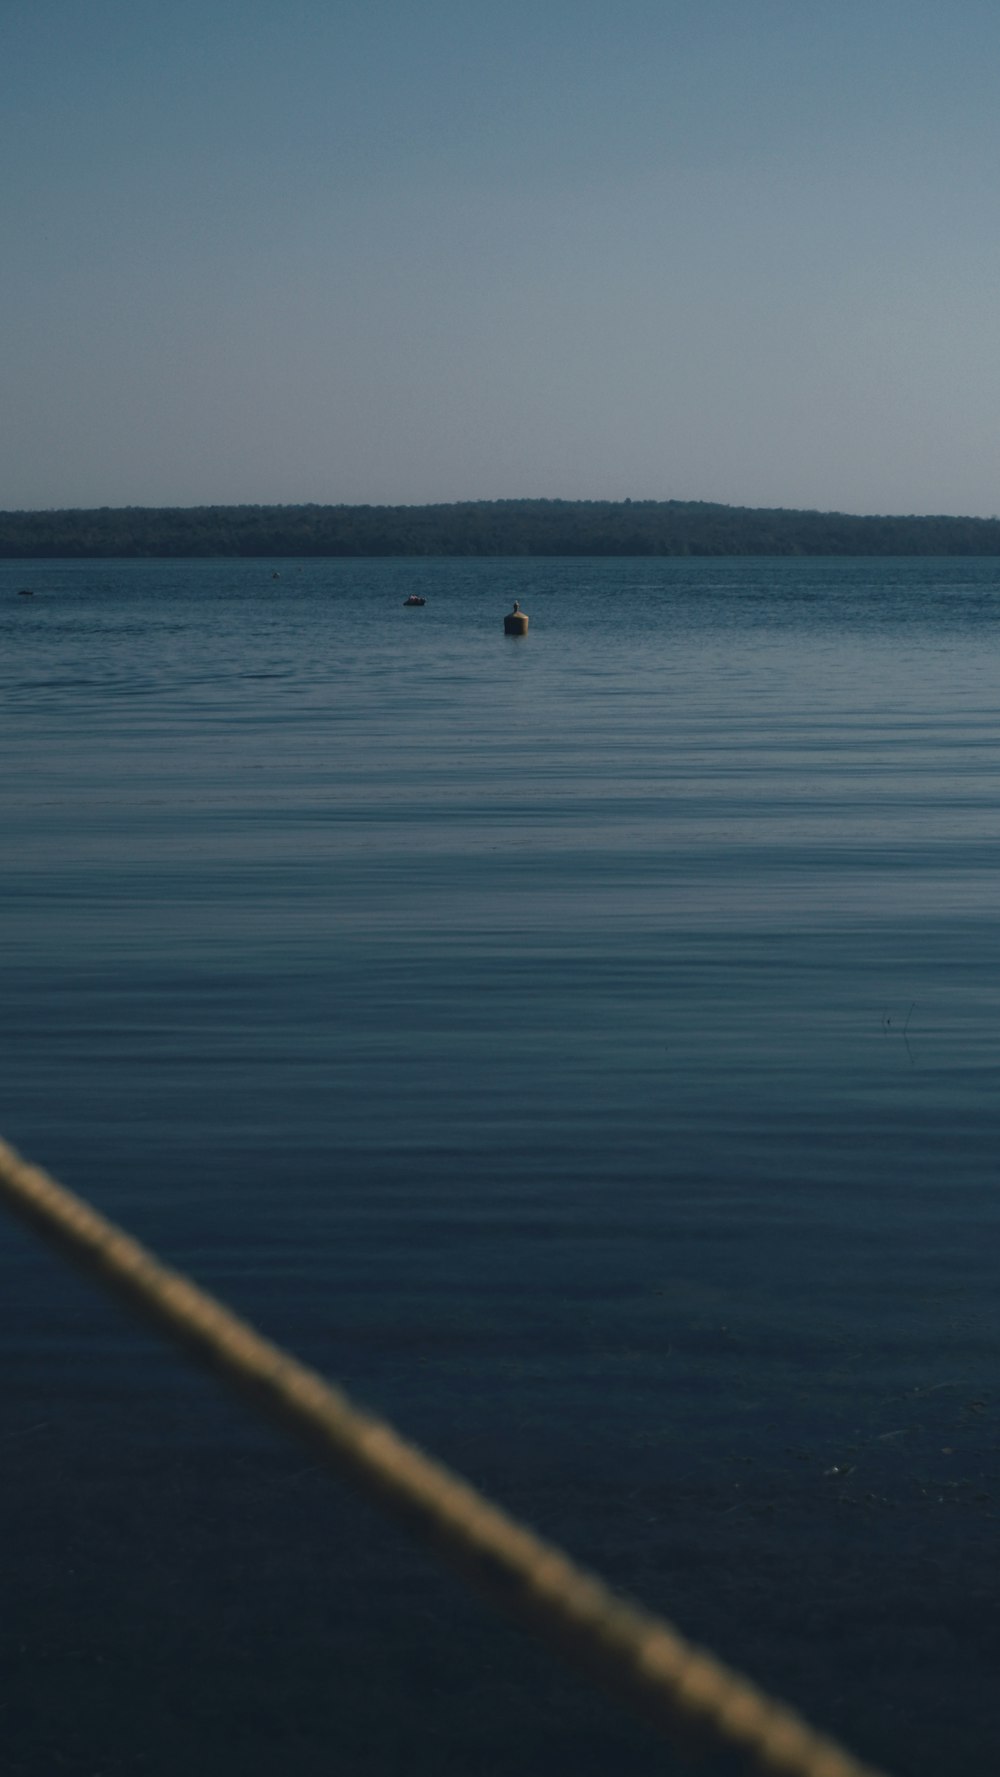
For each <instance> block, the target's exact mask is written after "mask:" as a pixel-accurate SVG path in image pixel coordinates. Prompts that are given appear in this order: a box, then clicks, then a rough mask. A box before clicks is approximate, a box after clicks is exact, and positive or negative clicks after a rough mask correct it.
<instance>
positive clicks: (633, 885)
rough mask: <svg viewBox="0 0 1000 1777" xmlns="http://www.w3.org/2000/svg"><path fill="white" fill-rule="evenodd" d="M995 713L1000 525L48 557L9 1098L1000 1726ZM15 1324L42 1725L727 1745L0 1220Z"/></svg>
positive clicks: (21, 854)
mask: <svg viewBox="0 0 1000 1777" xmlns="http://www.w3.org/2000/svg"><path fill="white" fill-rule="evenodd" d="M276 567H277V570H278V571H279V572H280V578H279V579H275V578H273V577H272V576H273V574H274V571H275V568H276ZM20 586H31V587H33V588H34V589H35V596H34V597H33V598H31V599H27V598H21V597H19V596H18V588H19V587H20ZM411 591H418V592H421V593H422V594H424V595H425V596H426V599H427V604H426V606H425V607H424V608H423V609H421V610H404V609H403V607H402V600H403V598H404V597H405V596H406V595H407V594H408V593H410V592H411ZM515 597H517V598H519V599H520V600H521V603H522V604H523V605H524V606H525V607H526V608H527V609H528V610H529V612H530V614H531V630H530V634H529V635H528V637H527V638H526V639H524V640H523V641H521V640H506V639H505V638H504V637H503V635H502V633H501V623H500V619H501V616H502V614H503V612H504V610H505V609H509V606H510V603H511V600H512V599H513V598H515ZM998 709H1000V564H998V563H995V562H992V561H961V562H959V561H898V562H893V561H878V562H872V561H837V562H832V561H806V562H791V561H787V560H785V561H773V562H771V561H752V562H733V561H701V562H694V563H683V562H676V561H674V562H648V561H628V562H625V561H610V562H580V561H572V562H570V561H551V562H533V561H523V562H504V561H499V562H498V561H491V562H481V563H477V562H443V563H434V562H429V563H406V562H399V563H386V562H367V563H337V562H325V561H324V562H312V563H308V564H304V565H301V566H300V565H297V564H296V563H293V562H287V563H286V562H282V563H278V564H274V563H272V562H253V561H251V562H221V563H214V562H213V563H191V562H179V563H164V562H152V563H117V562H110V563H29V564H16V563H4V564H0V743H2V755H0V756H2V759H3V765H4V770H3V777H2V782H0V810H2V831H3V835H4V840H3V864H2V871H0V959H2V978H3V1005H4V1014H5V1015H4V1019H3V1025H2V1034H0V1064H2V1065H0V1129H2V1131H3V1133H4V1134H5V1135H6V1136H7V1138H8V1139H9V1140H12V1141H14V1142H15V1143H16V1144H17V1145H18V1146H20V1147H21V1148H22V1149H23V1150H24V1151H25V1152H27V1153H28V1154H30V1155H31V1156H32V1157H33V1158H36V1159H37V1160H39V1161H40V1162H41V1163H42V1164H44V1165H47V1166H48V1167H50V1169H52V1170H53V1171H55V1172H56V1173H57V1174H59V1175H61V1176H62V1177H63V1178H64V1179H65V1180H66V1182H67V1183H69V1184H71V1185H73V1186H75V1187H76V1188H78V1189H81V1190H83V1191H84V1192H87V1193H90V1194H91V1195H92V1196H93V1198H94V1200H95V1201H96V1202H97V1203H98V1205H99V1206H100V1207H101V1208H103V1209H105V1210H106V1211H108V1212H109V1213H111V1214H112V1215H115V1216H119V1217H122V1218H124V1219H125V1220H126V1221H127V1222H128V1223H129V1224H130V1225H131V1226H132V1227H133V1229H134V1230H135V1231H136V1233H138V1234H139V1235H140V1237H142V1238H144V1239H147V1240H149V1241H150V1242H151V1243H153V1244H154V1245H156V1246H158V1247H159V1248H160V1250H161V1251H162V1252H163V1253H164V1255H165V1256H166V1257H167V1258H168V1259H170V1260H171V1261H173V1262H175V1263H178V1264H180V1265H182V1266H185V1267H188V1268H190V1269H191V1270H192V1271H193V1272H194V1274H195V1275H196V1276H197V1277H198V1278H199V1279H200V1280H201V1281H202V1282H204V1283H205V1284H207V1285H208V1286H209V1287H210V1288H213V1289H216V1290H218V1291H219V1292H220V1293H221V1294H222V1295H223V1296H224V1297H225V1298H226V1299H227V1300H229V1301H230V1302H231V1303H233V1304H234V1305H235V1306H236V1307H237V1308H238V1309H239V1310H240V1311H242V1312H244V1313H247V1314H249V1315H250V1316H251V1317H253V1318H255V1319H256V1320H257V1321H258V1322H259V1323H260V1324H261V1326H262V1327H263V1329H264V1330H265V1331H267V1332H269V1333H270V1334H272V1335H273V1336H275V1337H277V1338H279V1339H282V1340H285V1341H287V1342H288V1343H290V1344H291V1345H292V1346H293V1347H294V1348H295V1349H296V1350H297V1351H299V1352H301V1353H302V1354H303V1355H304V1356H305V1357H306V1358H307V1359H309V1360H310V1361H311V1362H314V1363H316V1364H318V1365H319V1366H320V1367H321V1368H323V1369H324V1370H326V1371H327V1372H328V1373H330V1374H331V1375H333V1376H334V1377H336V1378H338V1379H340V1380H342V1381H343V1382H344V1383H345V1384H346V1385H347V1386H348V1388H349V1389H351V1390H352V1391H353V1392H354V1393H355V1394H356V1395H357V1396H358V1397H359V1398H360V1399H362V1400H363V1401H365V1402H367V1403H369V1404H370V1405H372V1406H373V1407H375V1408H377V1409H379V1410H382V1411H385V1412H387V1413H389V1414H390V1415H391V1416H393V1417H394V1418H395V1419H396V1420H397V1422H398V1423H399V1424H400V1426H401V1428H402V1429H403V1430H404V1431H406V1432H407V1433H409V1434H410V1435H412V1436H413V1437H415V1438H417V1439H418V1440H419V1441H421V1442H424V1443H426V1444H427V1445H429V1446H430V1447H431V1448H432V1449H433V1450H435V1452H437V1453H438V1454H440V1455H441V1456H443V1457H444V1458H446V1459H447V1460H449V1461H451V1462H453V1463H454V1464H456V1465H457V1466H458V1467H459V1468H460V1469H461V1470H462V1471H463V1472H464V1473H466V1474H467V1475H469V1476H470V1478H472V1479H473V1480H474V1481H476V1482H477V1483H479V1484H480V1485H482V1486H484V1487H485V1488H486V1489H487V1490H488V1491H490V1492H491V1493H493V1494H494V1495H495V1496H496V1497H498V1498H499V1499H500V1500H501V1502H502V1503H505V1504H507V1505H508V1506H510V1507H511V1508H513V1509H514V1510H515V1511H518V1512H521V1513H523V1514H524V1515H526V1516H527V1517H528V1519H529V1520H530V1521H531V1522H532V1523H534V1524H535V1525H536V1526H538V1527H539V1528H540V1529H542V1530H543V1531H544V1532H546V1533H548V1534H550V1535H552V1536H554V1537H555V1538H556V1539H557V1540H559V1541H560V1542H562V1543H564V1544H565V1545H567V1546H568V1547H569V1548H570V1549H571V1550H573V1551H574V1552H575V1553H577V1554H579V1555H580V1556H581V1557H583V1558H584V1559H585V1560H586V1561H588V1562H590V1563H592V1564H594V1565H596V1566H597V1567H598V1568H599V1569H600V1570H601V1571H603V1572H604V1573H605V1574H606V1575H607V1576H608V1577H609V1578H610V1579H611V1580H612V1581H613V1582H615V1583H616V1584H617V1585H620V1586H621V1587H623V1588H625V1589H627V1590H628V1591H630V1592H631V1593H633V1594H635V1595H637V1596H638V1597H639V1598H640V1599H642V1600H643V1601H644V1602H646V1603H648V1604H650V1605H652V1606H654V1607H657V1608H660V1609H662V1610H664V1611H666V1612H667V1613H668V1614H669V1615H670V1616H671V1617H673V1618H675V1619H676V1620H677V1621H678V1622H679V1623H680V1624H681V1626H682V1627H683V1628H685V1629H686V1631H687V1632H688V1633H689V1634H691V1635H692V1636H694V1637H695V1638H696V1639H701V1640H704V1641H706V1642H707V1643H708V1644H709V1645H711V1646H712V1647H713V1648H714V1649H715V1650H716V1651H718V1652H719V1653H720V1654H722V1655H723V1656H724V1657H726V1658H728V1659H730V1660H732V1661H734V1662H735V1663H736V1664H738V1665H739V1666H741V1667H743V1668H744V1669H746V1670H748V1671H749V1672H750V1673H751V1675H753V1676H754V1677H756V1678H757V1679H759V1680H760V1681H761V1682H763V1683H765V1684H767V1685H768V1686H771V1687H773V1688H776V1689H777V1690H779V1691H780V1692H782V1693H783V1694H785V1695H787V1696H788V1697H789V1699H790V1700H791V1701H793V1702H794V1703H795V1704H796V1705H798V1706H799V1707H800V1708H802V1709H803V1710H805V1711H806V1712H808V1713H810V1714H811V1715H813V1716H814V1717H815V1718H816V1719H817V1721H818V1722H819V1723H820V1724H821V1725H824V1726H826V1727H828V1728H831V1729H833V1730H835V1731H836V1732H838V1733H840V1734H841V1735H843V1736H844V1737H845V1738H847V1739H848V1740H849V1741H850V1742H851V1743H852V1744H853V1745H854V1746H855V1747H856V1748H857V1749H858V1750H859V1751H861V1752H863V1753H864V1754H865V1755H867V1756H868V1757H869V1758H871V1759H873V1760H878V1761H880V1762H882V1763H884V1764H885V1765H886V1766H887V1767H889V1768H890V1769H891V1770H893V1771H895V1772H898V1773H911V1774H913V1777H924V1774H925V1773H926V1774H927V1777H929V1774H930V1773H932V1772H933V1773H935V1774H938V1773H940V1772H941V1771H942V1770H955V1771H957V1770H962V1771H963V1772H967V1773H979V1772H982V1773H985V1772H987V1771H990V1772H992V1771H993V1770H994V1769H995V1767H996V1762H997V1757H998V1751H1000V1707H998V1704H997V1695H996V1682H995V1673H996V1664H997V1658H998V1654H1000V1645H998V1644H1000V1634H998V1628H1000V1621H998V1603H997V1598H996V1591H995V1582H994V1577H993V1576H994V1568H995V1560H996V1535H997V1509H998V1501H1000V1428H998V1424H997V1408H998V1395H997V1385H996V1353H997V1307H996V1288H995V1272H996V1268H997V1232H998V1230H997V1222H998V1193H997V1184H998V1151H997V1150H998V1143H997V1135H998V1125H1000V1111H998V1102H997V1087H998V1084H1000V1072H998V1023H1000V1020H998V1012H1000V986H998V958H1000V950H998V937H1000V931H998V903H997V864H998V860H1000V801H998V788H1000V785H998V769H1000V714H998ZM0 1328H2V1334H3V1341H4V1348H5V1351H6V1363H5V1377H6V1388H5V1398H4V1414H3V1419H2V1421H0V1453H2V1455H3V1459H4V1460H3V1464H2V1466H0V1476H2V1481H0V1489H2V1495H3V1506H4V1522H5V1524H6V1526H7V1537H6V1539H5V1541H6V1545H7V1551H6V1562H5V1567H6V1573H5V1580H4V1587H5V1599H6V1602H5V1608H4V1612H3V1616H2V1618H0V1724H2V1725H0V1735H2V1736H3V1739H4V1744H5V1748H6V1768H8V1769H9V1770H10V1771H12V1772H13V1773H15V1774H18V1777H43V1774H44V1777H50V1774H51V1773H52V1772H54V1771H57V1770H58V1771H64V1770H65V1771H69V1772H80V1773H87V1774H88V1777H94V1774H95V1773H97V1772H100V1773H102V1774H103V1777H117V1774H125V1773H128V1774H129V1777H132V1774H135V1777H140V1774H141V1777H166V1774H167V1773H168V1772H169V1773H170V1774H171V1777H174V1774H175V1773H176V1772H177V1771H178V1770H179V1769H184V1770H185V1771H187V1772H190V1773H193V1774H194V1777H201V1774H202V1773H204V1777H228V1774H229V1773H230V1772H233V1773H235V1772H239V1773H241V1774H243V1773H245V1774H248V1777H263V1773H265V1772H267V1773H268V1774H270V1773H272V1772H273V1771H274V1770H275V1769H276V1768H280V1769H282V1770H284V1771H287V1772H288V1773H289V1774H290V1777H299V1774H302V1777H313V1774H314V1773H315V1774H318V1773H320V1772H321V1771H322V1772H324V1773H326V1772H329V1771H330V1770H331V1768H332V1769H338V1770H342V1771H344V1772H350V1773H359V1774H360V1777H387V1774H390V1773H391V1774H393V1777H395V1773H406V1777H411V1774H412V1777H437V1774H438V1773H452V1772H454V1773H460V1772H461V1773H464V1774H472V1777H476V1774H478V1773H484V1774H485V1773H491V1774H492V1773H498V1774H499V1773H505V1774H506V1773H510V1774H511V1777H513V1774H514V1773H526V1774H528V1777H536V1774H537V1777H562V1774H563V1773H566V1774H567V1777H568V1774H569V1773H571V1772H572V1773H574V1774H576V1773H583V1774H584V1777H589V1774H590V1773H597V1772H600V1773H602V1774H603V1773H608V1772H615V1773H624V1774H628V1777H631V1774H638V1773H646V1772H652V1771H662V1772H672V1771H674V1770H675V1769H676V1768H677V1767H675V1765H674V1763H673V1761H672V1757H671V1755H670V1754H669V1753H667V1754H665V1753H664V1752H663V1750H662V1749H661V1748H660V1746H659V1744H658V1743H655V1742H654V1741H652V1740H651V1739H649V1738H647V1736H646V1735H645V1733H644V1732H643V1731H642V1730H640V1729H635V1728H633V1727H631V1726H630V1725H629V1724H628V1722H627V1721H626V1720H624V1719H623V1718H622V1717H620V1716H619V1714H618V1713H617V1711H616V1710H614V1709H613V1708H612V1707H611V1706H605V1705H604V1704H603V1703H602V1702H601V1701H600V1700H598V1699H597V1698H595V1697H594V1696H592V1695H591V1694H590V1693H589V1692H588V1691H586V1690H585V1689H584V1688H583V1687H581V1686H578V1685H577V1683H576V1681H575V1680H573V1679H571V1678H569V1677H566V1676H564V1675H563V1674H562V1673H561V1672H560V1671H559V1670H557V1669H556V1668H554V1667H553V1666H552V1665H550V1663H549V1660H548V1658H547V1656H546V1655H544V1654H542V1653H538V1652H536V1651H535V1650H534V1649H533V1648H531V1647H528V1646H526V1645H524V1644H523V1643H522V1641H521V1638H520V1637H519V1636H518V1635H516V1634H515V1633H513V1632H510V1631H508V1630H507V1629H506V1628H504V1627H502V1626H498V1625H497V1624H496V1623H494V1622H493V1620H492V1619H491V1618H490V1617H488V1616H487V1615H486V1614H485V1613H482V1612H481V1611H480V1610H479V1608H478V1606H477V1605H476V1604H475V1603H473V1602H470V1601H469V1600H467V1599H466V1598H465V1596H464V1595H463V1594H462V1593H461V1592H459V1591H458V1589H457V1588H456V1587H454V1586H453V1584H452V1582H451V1581H450V1580H449V1579H447V1578H446V1577H442V1576H441V1575H440V1574H438V1573H437V1571H436V1570H435V1569H434V1568H433V1567H432V1566H431V1565H430V1564H429V1563H427V1562H426V1561H425V1559H424V1558H423V1557H422V1556H421V1555H420V1554H419V1553H418V1552H415V1551H414V1550H412V1549H411V1548H410V1547H409V1545H408V1544H407V1543H406V1542H405V1541H404V1540H403V1539H402V1537H401V1536H400V1535H399V1534H398V1533H397V1532H396V1530H395V1529H394V1528H392V1527H391V1526H388V1527H387V1526H386V1525H385V1524H383V1522H382V1521H381V1520H380V1519H378V1518H376V1517H375V1516H374V1515H372V1514H369V1512H368V1511H367V1509H366V1508H365V1507H363V1506H361V1505H359V1504H358V1503H356V1502H355V1501H354V1500H353V1499H351V1498H349V1497H348V1496H346V1495H345V1494H342V1493H341V1491H340V1490H339V1489H338V1488H337V1487H336V1486H335V1485H333V1484H331V1483H330V1482H328V1481H327V1480H326V1479H325V1478H324V1477H323V1476H321V1475H318V1474H317V1472H316V1471H315V1469H314V1467H313V1466H312V1465H311V1464H310V1462H309V1459H308V1457H307V1456H303V1455H302V1454H301V1453H300V1452H298V1451H296V1450H295V1449H286V1447H285V1446H284V1445H283V1444H281V1443H280V1442H279V1441H278V1440H277V1439H276V1438H273V1437H272V1436H271V1435H270V1434H269V1433H268V1432H267V1431H266V1430H258V1429H257V1428H256V1427H255V1426H253V1425H251V1424H248V1423H247V1422H246V1421H245V1419H244V1417H243V1415H242V1413H241V1412H240V1411H239V1409H237V1408H235V1407H232V1406H230V1405H228V1404H227V1403H225V1402H220V1400H219V1398H218V1397H217V1396H216V1394H215V1393H214V1391H213V1389H212V1386H211V1384H210V1383H209V1382H208V1381H206V1380H204V1379H203V1378H201V1377H200V1376H198V1375H197V1374H193V1373H188V1372H187V1371H185V1370H184V1369H183V1368H181V1367H179V1365H178V1364H177V1362H176V1361H175V1360H174V1358H173V1357H171V1356H169V1355H166V1354H164V1353H162V1352H161V1351H160V1350H159V1349H158V1348H157V1346H156V1345H155V1344H154V1343H153V1342H152V1341H151V1340H150V1339H148V1338H147V1336H146V1335H145V1334H144V1333H141V1332H136V1331H135V1330H134V1329H133V1328H132V1326H131V1325H130V1324H129V1323H128V1322H127V1321H125V1320H124V1319H123V1318H122V1317H121V1316H120V1315H119V1313H118V1311H117V1310H115V1309H114V1308H112V1307H110V1306H108V1305H106V1304H104V1303H103V1302H102V1301H100V1300H98V1299H97V1298H96V1297H95V1296H94V1295H93V1293H92V1291H91V1289H90V1288H89V1286H87V1285H85V1284H83V1283H81V1282H79V1281H77V1280H76V1279H75V1278H74V1277H73V1276H72V1275H71V1274H68V1273H67V1272H66V1271H65V1270H64V1269H63V1268H62V1267H61V1265H60V1264H59V1262H58V1261H56V1260H55V1259H53V1258H52V1257H50V1256H49V1255H47V1254H46V1253H44V1252H41V1251H39V1250H38V1249H37V1248H36V1247H35V1246H34V1244H33V1243H32V1242H31V1241H30V1239H29V1238H28V1237H27V1236H26V1235H24V1234H22V1233H21V1232H20V1231H19V1230H17V1229H16V1228H14V1227H12V1226H6V1225H2V1226H0Z"/></svg>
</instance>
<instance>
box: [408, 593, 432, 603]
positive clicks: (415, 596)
mask: <svg viewBox="0 0 1000 1777" xmlns="http://www.w3.org/2000/svg"><path fill="white" fill-rule="evenodd" d="M403 603H404V605H426V603H427V600H426V599H422V598H421V597H420V594H419V592H411V594H410V596H409V598H408V599H404V600H403Z"/></svg>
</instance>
